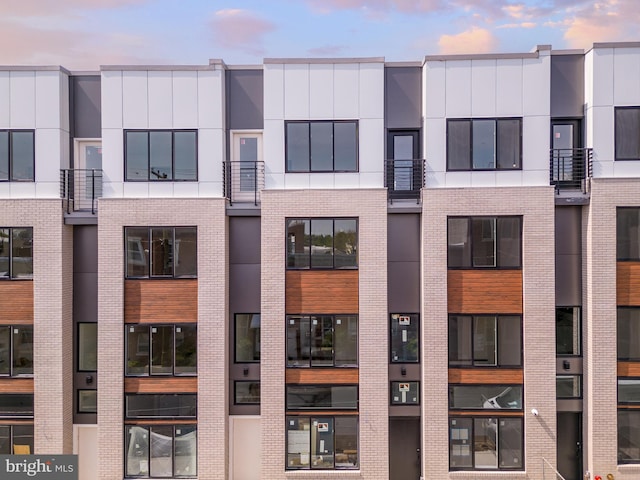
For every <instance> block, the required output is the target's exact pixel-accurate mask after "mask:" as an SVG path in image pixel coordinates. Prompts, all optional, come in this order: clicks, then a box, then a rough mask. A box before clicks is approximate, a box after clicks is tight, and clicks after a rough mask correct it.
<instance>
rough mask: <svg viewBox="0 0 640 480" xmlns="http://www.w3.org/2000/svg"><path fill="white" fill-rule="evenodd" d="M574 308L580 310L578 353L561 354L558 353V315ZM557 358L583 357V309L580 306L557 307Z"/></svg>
mask: <svg viewBox="0 0 640 480" xmlns="http://www.w3.org/2000/svg"><path fill="white" fill-rule="evenodd" d="M566 308H572V309H577V310H578V328H577V331H578V342H577V346H578V353H560V352H559V351H558V313H559V310H560V309H566ZM556 356H557V357H567V358H569V357H573V358H577V357H581V356H582V307H581V306H580V305H563V306H556Z"/></svg>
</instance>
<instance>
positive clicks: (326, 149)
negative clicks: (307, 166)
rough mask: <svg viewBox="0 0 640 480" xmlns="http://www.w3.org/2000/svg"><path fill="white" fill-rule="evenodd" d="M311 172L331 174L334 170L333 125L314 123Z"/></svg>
mask: <svg viewBox="0 0 640 480" xmlns="http://www.w3.org/2000/svg"><path fill="white" fill-rule="evenodd" d="M309 129H310V135H311V171H313V172H330V171H332V170H333V123H331V122H312V123H311V124H310V125H309Z"/></svg>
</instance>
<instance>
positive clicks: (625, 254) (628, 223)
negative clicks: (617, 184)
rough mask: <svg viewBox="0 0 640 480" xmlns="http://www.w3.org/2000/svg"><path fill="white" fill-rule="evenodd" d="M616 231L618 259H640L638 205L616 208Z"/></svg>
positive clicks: (639, 209)
mask: <svg viewBox="0 0 640 480" xmlns="http://www.w3.org/2000/svg"><path fill="white" fill-rule="evenodd" d="M616 231H617V232H616V245H617V247H616V251H617V258H618V260H635V261H637V260H640V207H634V208H631V207H624V208H618V209H617V211H616Z"/></svg>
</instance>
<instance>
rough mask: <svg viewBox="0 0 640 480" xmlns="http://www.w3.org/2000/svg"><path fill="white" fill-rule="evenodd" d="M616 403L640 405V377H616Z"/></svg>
mask: <svg viewBox="0 0 640 480" xmlns="http://www.w3.org/2000/svg"><path fill="white" fill-rule="evenodd" d="M618 403H623V404H628V405H640V378H620V377H619V378H618Z"/></svg>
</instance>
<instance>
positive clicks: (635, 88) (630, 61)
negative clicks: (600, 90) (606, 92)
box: [613, 48, 640, 105]
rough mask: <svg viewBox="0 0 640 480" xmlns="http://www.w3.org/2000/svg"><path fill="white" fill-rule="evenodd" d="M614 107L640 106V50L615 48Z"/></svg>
mask: <svg viewBox="0 0 640 480" xmlns="http://www.w3.org/2000/svg"><path fill="white" fill-rule="evenodd" d="M613 103H614V105H640V48H616V49H615V51H614V57H613Z"/></svg>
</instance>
